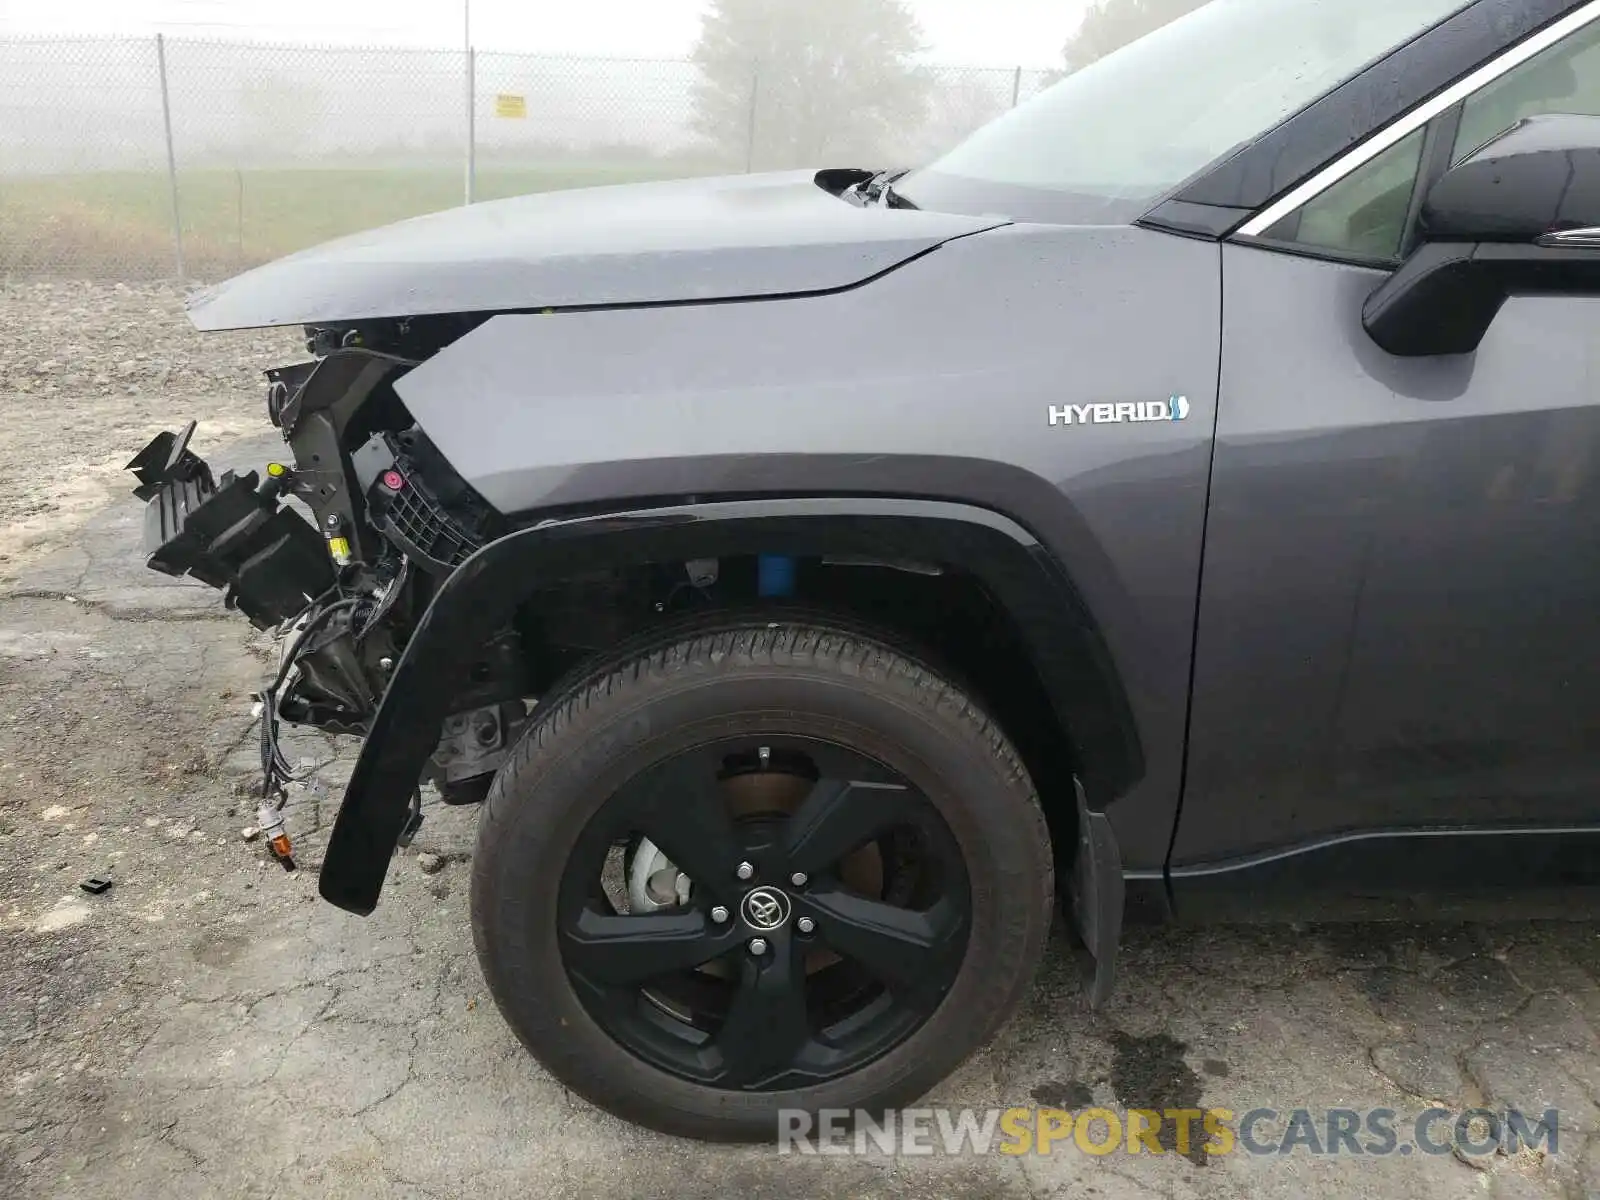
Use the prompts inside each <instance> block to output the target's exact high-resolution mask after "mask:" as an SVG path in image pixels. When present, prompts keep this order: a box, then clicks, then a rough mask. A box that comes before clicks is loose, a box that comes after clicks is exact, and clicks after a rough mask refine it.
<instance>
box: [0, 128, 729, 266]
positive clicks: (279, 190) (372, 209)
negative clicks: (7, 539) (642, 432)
mask: <svg viewBox="0 0 1600 1200" xmlns="http://www.w3.org/2000/svg"><path fill="white" fill-rule="evenodd" d="M716 169H717V167H716V165H715V164H713V163H709V162H706V161H703V160H695V159H687V158H685V159H643V160H636V161H631V162H616V163H604V162H602V163H594V162H563V163H553V164H549V165H542V166H520V165H519V166H514V167H512V166H500V165H481V166H480V167H479V168H478V171H477V188H476V194H477V198H478V199H480V200H493V199H498V198H500V197H503V196H515V195H521V194H524V193H527V192H540V191H552V190H556V189H560V188H572V187H587V186H594V185H599V184H607V183H627V182H634V181H638V180H646V179H665V178H673V177H678V176H684V175H699V174H708V173H711V172H713V171H715V170H716ZM461 198H462V171H461V170H460V169H459V168H449V167H437V168H427V167H423V168H394V167H365V166H354V167H315V168H286V169H274V170H239V171H234V170H226V169H223V170H194V171H181V172H179V175H178V206H179V210H180V212H181V213H182V218H183V240H184V254H185V258H186V260H187V263H188V268H189V272H190V274H191V275H193V276H195V277H197V278H201V279H207V278H217V277H219V276H221V275H226V274H229V273H231V272H233V271H237V270H239V269H240V268H242V267H245V266H249V265H252V264H254V263H259V262H264V261H266V260H268V259H271V258H276V257H278V256H279V255H282V254H287V253H289V252H291V251H294V250H300V249H304V248H305V247H307V246H312V245H315V244H316V243H318V242H322V241H326V240H327V239H328V238H332V237H338V236H340V235H341V234H346V233H354V232H355V231H357V230H361V229H369V228H371V227H373V226H375V225H383V224H386V223H388V222H390V221H398V220H401V219H402V218H405V217H413V216H417V215H418V214H420V213H425V212H433V211H436V210H438V209H441V208H449V207H451V206H453V205H456V204H459V203H461ZM173 270H174V257H173V250H172V209H171V197H170V194H169V189H168V186H167V179H166V176H165V175H164V174H160V173H157V172H150V173H143V172H121V171H106V172H94V173H86V174H80V175H43V176H12V177H9V178H0V274H6V273H15V274H52V275H68V276H83V277H88V278H113V279H115V278H126V279H144V278H157V277H163V276H167V275H171V274H172V273H173Z"/></svg>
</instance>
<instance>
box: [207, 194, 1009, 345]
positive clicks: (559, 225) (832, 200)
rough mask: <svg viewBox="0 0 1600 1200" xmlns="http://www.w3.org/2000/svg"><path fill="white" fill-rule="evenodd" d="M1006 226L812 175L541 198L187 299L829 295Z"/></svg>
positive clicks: (395, 231)
mask: <svg viewBox="0 0 1600 1200" xmlns="http://www.w3.org/2000/svg"><path fill="white" fill-rule="evenodd" d="M1005 223H1006V218H1004V217H971V216H958V215H954V214H948V213H933V212H920V211H916V210H912V209H895V208H879V207H871V208H861V207H858V206H856V205H854V204H851V203H850V202H848V201H846V200H842V199H840V198H839V197H838V196H836V195H834V194H832V193H831V192H828V191H826V190H824V189H823V188H822V187H821V186H819V185H818V183H817V182H816V176H815V173H814V172H810V171H789V172H783V173H780V174H767V175H736V176H729V177H726V178H719V179H685V180H674V181H672V182H668V183H647V184H630V185H623V186H620V187H605V188H585V189H580V190H575V191H564V192H545V193H540V194H538V195H532V196H517V197H514V198H512V199H509V200H495V201H491V202H488V203H485V204H474V205H470V206H467V207H462V208H454V209H449V210H446V211H444V212H438V213H431V214H429V215H428V216H425V217H416V218H414V219H412V220H409V221H401V222H400V223H398V224H396V225H389V226H386V227H384V228H382V229H374V230H371V231H369V232H366V233H358V234H355V235H353V236H351V237H346V238H340V239H339V240H337V241H332V242H328V243H326V244H324V245H321V246H317V247H314V248H313V249H310V250H305V251H302V252H300V253H299V254H292V255H290V256H289V257H288V258H282V259H279V260H278V261H276V262H272V263H268V264H267V265H266V266H263V267H258V268H256V269H255V270H253V271H247V272H245V273H244V274H243V275H239V276H237V277H235V278H233V279H230V280H229V281H228V282H226V283H222V284H218V285H217V286H215V287H210V288H206V289H205V290H203V291H200V292H197V293H196V294H195V295H194V296H193V297H192V298H191V300H190V302H189V316H190V319H191V320H193V322H194V323H195V325H196V327H198V328H200V329H202V330H213V329H248V328H256V327H260V326H266V325H304V324H317V323H321V322H335V321H351V320H359V319H363V318H370V317H407V316H421V315H424V314H428V313H458V312H497V311H505V310H508V309H532V308H570V307H579V306H587V305H625V304H648V303H651V302H661V301H696V300H699V301H704V300H721V299H728V298H732V297H757V296H783V295H795V294H802V293H808V292H825V291H830V290H833V289H837V288H843V287H849V286H850V285H852V284H856V283H860V282H861V281H863V280H865V279H869V278H871V277H872V276H874V275H878V274H881V273H882V272H884V271H887V270H889V269H891V268H893V267H895V266H898V265H899V264H900V263H903V262H905V261H906V260H908V259H911V258H914V257H916V256H917V255H918V254H921V253H923V252H925V251H927V250H931V249H932V248H933V247H935V246H937V245H939V244H940V243H941V242H945V241H948V240H949V239H951V238H954V237H960V236H962V235H964V234H969V233H977V232H979V231H981V230H985V229H992V228H994V227H995V226H997V225H1003V224H1005Z"/></svg>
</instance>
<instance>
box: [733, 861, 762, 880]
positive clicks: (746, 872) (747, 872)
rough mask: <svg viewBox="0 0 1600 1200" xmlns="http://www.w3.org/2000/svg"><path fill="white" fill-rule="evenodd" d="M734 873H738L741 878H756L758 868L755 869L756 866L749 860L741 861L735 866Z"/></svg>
mask: <svg viewBox="0 0 1600 1200" xmlns="http://www.w3.org/2000/svg"><path fill="white" fill-rule="evenodd" d="M733 873H734V874H735V875H737V876H738V877H739V878H740V879H745V880H749V879H754V878H755V877H756V869H755V867H754V866H752V865H751V864H750V863H747V862H742V863H740V864H739V865H738V866H737V867H735V868H734V871H733Z"/></svg>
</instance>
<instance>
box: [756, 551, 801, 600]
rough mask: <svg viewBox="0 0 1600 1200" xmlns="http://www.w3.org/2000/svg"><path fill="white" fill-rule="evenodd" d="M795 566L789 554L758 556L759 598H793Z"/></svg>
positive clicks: (757, 579) (757, 586)
mask: <svg viewBox="0 0 1600 1200" xmlns="http://www.w3.org/2000/svg"><path fill="white" fill-rule="evenodd" d="M794 566H795V564H794V559H793V558H792V557H790V556H789V555H787V554H761V555H757V556H756V594H757V595H758V596H780V597H787V596H793V595H794Z"/></svg>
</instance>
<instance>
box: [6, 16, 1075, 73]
mask: <svg viewBox="0 0 1600 1200" xmlns="http://www.w3.org/2000/svg"><path fill="white" fill-rule="evenodd" d="M816 2H817V3H818V4H826V3H827V2H828V0H816ZM1089 2H1090V0H908V3H909V6H910V8H911V9H912V10H913V11H914V12H915V14H916V16H917V19H918V20H919V21H920V22H921V24H922V28H923V32H924V35H925V39H926V41H927V44H928V57H929V58H930V59H933V60H936V61H939V62H949V63H970V64H977V65H995V66H1001V65H1005V66H1009V65H1013V64H1016V65H1021V66H1027V67H1036V66H1037V67H1048V66H1054V65H1056V64H1057V63H1058V62H1059V61H1060V52H1061V47H1062V45H1063V44H1065V42H1066V40H1067V38H1068V36H1069V35H1070V34H1071V32H1072V30H1073V29H1075V28H1076V26H1077V23H1078V21H1079V20H1080V19H1081V17H1082V14H1083V11H1084V9H1085V8H1086V7H1087V6H1088V4H1089ZM704 8H705V0H565V2H557V0H471V11H472V42H473V44H474V45H476V46H477V47H479V48H480V49H484V50H518V51H530V52H546V53H556V54H585V55H590V54H592V55H605V56H618V57H643V58H676V57H681V56H682V55H684V54H686V53H688V50H689V47H690V46H691V45H692V43H693V41H694V37H695V34H696V32H697V30H698V28H699V21H700V15H701V13H702V12H703V11H704ZM462 24H463V23H462V4H461V0H339V2H338V3H336V4H329V3H328V0H270V3H269V4H256V3H250V2H249V0H0V35H6V34H45V33H65V34H75V35H83V34H91V35H100V34H118V35H124V36H126V35H137V36H147V35H150V34H154V33H156V32H158V31H159V32H164V33H167V34H168V35H170V36H174V37H199V38H214V39H223V40H249V41H274V42H291V43H306V42H312V43H323V44H335V45H346V44H376V45H412V46H417V45H421V46H439V47H449V46H459V45H461V44H462V37H463V28H462Z"/></svg>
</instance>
